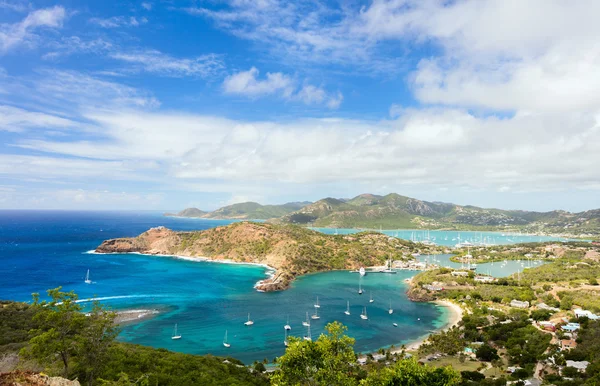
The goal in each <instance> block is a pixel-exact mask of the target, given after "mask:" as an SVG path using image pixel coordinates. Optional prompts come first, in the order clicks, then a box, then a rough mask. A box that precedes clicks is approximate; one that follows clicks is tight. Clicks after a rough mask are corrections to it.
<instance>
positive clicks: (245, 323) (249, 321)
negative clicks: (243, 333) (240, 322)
mask: <svg viewBox="0 0 600 386" xmlns="http://www.w3.org/2000/svg"><path fill="white" fill-rule="evenodd" d="M253 324H254V322H253V321H252V320H250V314H248V321H247V322H244V325H245V326H251V325H253Z"/></svg>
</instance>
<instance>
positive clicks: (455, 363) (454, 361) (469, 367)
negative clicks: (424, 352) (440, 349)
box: [427, 357, 481, 371]
mask: <svg viewBox="0 0 600 386" xmlns="http://www.w3.org/2000/svg"><path fill="white" fill-rule="evenodd" d="M427 364H429V365H430V366H433V367H445V366H452V368H453V369H454V370H456V371H477V369H478V368H479V366H481V362H479V361H471V360H470V359H467V360H465V361H464V362H463V363H461V362H460V360H458V358H457V357H442V358H440V359H437V360H434V361H431V362H427Z"/></svg>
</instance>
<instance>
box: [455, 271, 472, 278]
mask: <svg viewBox="0 0 600 386" xmlns="http://www.w3.org/2000/svg"><path fill="white" fill-rule="evenodd" d="M451 275H452V276H463V277H466V276H469V272H467V271H452V273H451Z"/></svg>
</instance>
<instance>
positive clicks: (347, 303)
mask: <svg viewBox="0 0 600 386" xmlns="http://www.w3.org/2000/svg"><path fill="white" fill-rule="evenodd" d="M344 314H346V315H350V301H348V302H346V311H344Z"/></svg>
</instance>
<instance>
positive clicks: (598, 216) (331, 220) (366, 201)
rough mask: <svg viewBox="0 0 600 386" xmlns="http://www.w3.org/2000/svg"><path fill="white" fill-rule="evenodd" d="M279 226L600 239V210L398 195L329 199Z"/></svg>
mask: <svg viewBox="0 0 600 386" xmlns="http://www.w3.org/2000/svg"><path fill="white" fill-rule="evenodd" d="M278 222H280V223H290V224H300V225H311V226H316V227H336V228H379V227H383V228H388V229H389V228H428V229H457V230H514V231H524V232H531V233H538V232H540V233H557V234H565V235H575V236H581V235H600V209H597V210H590V211H587V212H581V213H570V212H565V211H552V212H545V213H543V212H528V211H517V210H513V211H509V210H501V209H485V208H479V207H475V206H461V205H455V204H449V203H442V202H428V201H422V200H418V199H414V198H410V197H405V196H401V195H398V194H395V193H391V194H388V195H386V196H378V195H373V194H361V195H359V196H357V197H354V198H352V199H350V200H339V199H335V198H325V199H322V200H319V201H317V202H315V203H312V204H309V205H307V206H305V207H303V208H302V209H299V210H297V211H295V212H292V213H289V214H287V215H285V216H283V217H282V218H280V219H278Z"/></svg>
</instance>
